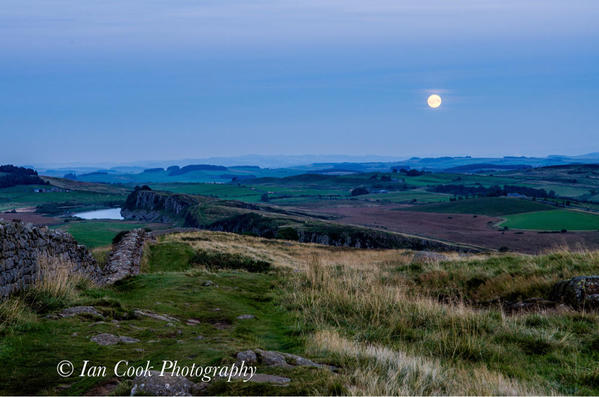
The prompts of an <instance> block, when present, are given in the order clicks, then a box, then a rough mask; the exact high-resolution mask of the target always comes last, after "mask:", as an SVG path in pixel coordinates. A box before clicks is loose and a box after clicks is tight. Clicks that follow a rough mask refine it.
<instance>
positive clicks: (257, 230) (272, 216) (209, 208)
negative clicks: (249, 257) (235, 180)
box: [121, 188, 483, 252]
mask: <svg viewBox="0 0 599 397" xmlns="http://www.w3.org/2000/svg"><path fill="white" fill-rule="evenodd" d="M121 214H122V215H123V217H124V218H125V219H128V220H141V221H152V222H164V223H173V224H175V225H178V226H186V227H195V228H200V229H206V230H214V231H223V232H231V233H238V234H251V235H255V236H259V237H265V238H277V239H285V240H293V241H298V242H305V243H319V244H325V245H332V246H343V247H354V248H398V249H400V248H405V249H413V250H431V251H458V252H480V251H482V250H483V249H481V248H479V247H474V246H468V245H463V244H454V243H449V242H445V241H439V240H435V239H430V238H425V237H420V236H412V235H407V234H403V233H395V232H388V231H384V230H378V229H369V228H365V227H358V226H350V225H341V224H337V223H334V222H331V221H330V220H328V219H326V220H325V219H319V218H317V217H314V216H311V215H310V214H303V213H302V214H300V213H298V212H294V211H287V210H285V209H281V208H277V207H273V206H268V205H255V204H248V203H243V202H240V201H234V200H219V199H214V198H210V197H202V196H192V195H187V194H172V193H167V192H157V191H153V190H150V189H149V188H136V189H135V191H133V192H132V193H131V194H130V195H129V197H127V201H126V203H125V206H124V207H123V209H122V211H121Z"/></svg>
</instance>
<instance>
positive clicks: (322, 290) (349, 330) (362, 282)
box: [291, 255, 550, 395]
mask: <svg viewBox="0 0 599 397" xmlns="http://www.w3.org/2000/svg"><path fill="white" fill-rule="evenodd" d="M405 261H406V263H407V261H409V258H407V257H406V259H405ZM336 262H337V261H336V260H335V261H334V264H331V263H330V262H327V260H325V261H324V263H323V260H322V259H321V258H320V257H318V256H316V255H314V256H312V257H311V258H310V261H309V262H308V264H307V271H306V273H305V275H303V276H302V275H299V276H298V277H297V278H296V279H295V285H294V288H291V291H292V292H291V295H292V297H293V301H294V302H296V303H297V304H299V306H300V308H301V310H300V313H302V315H303V316H304V318H305V321H306V322H307V323H308V324H310V325H311V327H313V328H315V329H316V330H317V332H316V333H315V335H312V336H310V337H309V338H308V340H309V341H310V346H311V348H312V351H313V353H315V354H325V355H326V354H330V353H333V354H336V355H337V357H338V359H339V360H340V362H341V363H342V367H343V368H344V369H348V370H347V372H346V373H345V376H347V379H348V390H349V391H350V393H352V394H360V395H362V394H365V395H380V394H384V395H389V394H392V395H405V394H411V395H413V394H417V395H421V394H476V395H480V394H501V395H506V394H517V395H521V394H540V393H541V394H545V393H547V392H550V390H549V389H546V388H541V389H534V388H531V387H530V386H528V385H526V384H524V383H522V382H519V381H517V380H514V379H509V378H508V377H506V376H504V375H502V374H501V373H499V372H497V371H492V370H489V369H488V368H487V365H486V363H485V361H486V360H491V359H492V357H493V351H492V348H490V347H489V346H486V342H487V341H486V340H485V339H484V338H481V337H480V335H481V334H483V333H485V332H487V331H488V329H489V328H490V327H501V328H504V329H505V330H506V331H507V332H509V331H508V330H510V329H512V328H513V327H517V324H513V323H511V322H510V320H509V319H508V318H506V317H503V316H501V315H496V314H494V313H490V312H487V311H479V310H475V309H472V308H470V307H468V306H466V305H465V304H463V303H456V304H452V305H447V304H440V303H439V302H437V301H435V300H433V299H431V298H430V297H427V296H426V295H424V294H421V293H420V292H418V291H415V290H413V289H411V288H409V287H408V285H407V284H401V283H396V282H395V283H392V284H391V283H388V282H387V281H386V278H387V277H386V274H385V273H386V272H385V270H384V268H382V267H381V266H377V265H374V266H368V265H363V266H361V267H359V268H356V267H344V266H342V265H338V264H337V263H336ZM411 335H412V336H413V337H414V341H415V342H416V341H417V340H418V343H414V344H410V343H401V342H399V343H398V340H400V339H404V340H406V339H407V340H410V336H411ZM410 345H412V346H410ZM435 356H436V357H440V359H434V358H433V357H435ZM462 362H465V363H466V364H463V363H462ZM471 362H474V364H473V365H470V363H471Z"/></svg>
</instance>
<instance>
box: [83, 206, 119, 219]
mask: <svg viewBox="0 0 599 397" xmlns="http://www.w3.org/2000/svg"><path fill="white" fill-rule="evenodd" d="M73 216H76V217H77V218H81V219H119V220H122V219H123V217H122V216H121V209H120V208H108V209H103V210H96V211H87V212H79V213H77V214H73Z"/></svg>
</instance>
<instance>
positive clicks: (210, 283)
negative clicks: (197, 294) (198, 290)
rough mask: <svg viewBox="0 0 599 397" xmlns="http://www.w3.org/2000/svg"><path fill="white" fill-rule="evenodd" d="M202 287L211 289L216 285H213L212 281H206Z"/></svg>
mask: <svg viewBox="0 0 599 397" xmlns="http://www.w3.org/2000/svg"><path fill="white" fill-rule="evenodd" d="M202 285H203V286H204V287H210V286H211V285H214V283H213V282H212V281H210V280H206V281H204V282H203V283H202Z"/></svg>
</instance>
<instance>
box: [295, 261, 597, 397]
mask: <svg viewBox="0 0 599 397" xmlns="http://www.w3.org/2000/svg"><path fill="white" fill-rule="evenodd" d="M333 264H334V262H333ZM365 266H368V267H366V268H352V267H351V266H343V265H333V266H331V265H328V266H324V265H320V264H319V263H318V262H315V263H314V264H312V265H311V267H310V269H309V271H308V274H307V277H306V278H305V279H304V281H303V282H299V283H297V284H295V285H293V287H291V288H290V291H294V292H293V295H294V301H295V302H298V301H299V302H300V303H299V304H298V306H299V308H298V310H300V311H301V312H302V314H303V316H304V317H305V318H306V319H307V324H306V327H308V328H313V329H317V330H325V331H323V332H325V334H327V335H329V334H331V333H332V334H333V335H337V338H340V339H342V340H345V341H348V342H346V343H353V344H354V345H356V346H357V348H356V349H355V351H356V353H354V352H350V353H349V354H348V353H343V351H342V349H340V348H339V344H338V343H334V344H333V343H330V342H327V340H325V341H324V342H323V341H321V340H320V339H319V338H315V344H317V348H319V349H327V347H328V350H329V351H330V352H332V353H337V354H342V355H344V356H345V360H347V361H348V362H352V359H353V357H352V354H353V355H354V356H357V355H358V353H357V352H358V351H360V350H364V349H367V348H368V346H371V345H376V346H383V347H385V348H387V349H389V351H391V352H406V353H407V354H408V356H409V357H416V359H415V360H414V361H415V362H416V364H414V365H411V364H409V363H411V362H414V361H411V360H407V359H402V358H401V357H398V358H397V360H398V363H397V364H396V365H397V366H400V367H401V366H402V365H403V366H404V367H402V369H403V370H402V371H397V370H395V371H394V373H401V375H399V376H398V377H397V378H395V377H389V376H388V373H389V372H388V371H389V369H388V362H386V361H384V360H382V359H381V360H380V361H378V362H377V361H376V360H374V359H371V360H370V365H371V367H374V369H373V372H375V373H376V375H375V374H372V373H370V376H372V377H376V376H380V377H381V378H382V379H384V380H385V382H388V383H392V382H394V381H398V380H400V381H399V382H398V383H400V384H402V382H401V379H402V378H403V377H405V378H408V380H409V379H410V376H413V377H418V376H422V377H423V378H425V379H426V381H422V382H414V383H415V384H413V385H409V387H408V388H407V391H403V392H396V393H397V394H429V393H432V394H499V395H501V394H507V393H510V392H509V391H506V389H504V387H505V386H500V387H498V386H494V385H493V382H497V383H498V384H500V385H501V384H502V383H504V384H505V381H499V382H498V381H497V378H496V377H489V378H490V379H485V377H488V376H489V375H488V374H489V371H492V372H494V373H496V374H497V373H498V374H501V375H502V376H503V377H504V379H512V380H514V381H517V382H519V384H520V385H525V386H528V387H533V390H535V391H536V392H533V394H546V393H549V394H550V393H551V391H553V393H556V394H582V395H588V394H597V392H598V391H599V383H598V382H597V377H598V372H597V369H596V361H597V359H598V358H599V356H598V354H597V350H596V346H597V344H599V334H598V333H597V331H596V330H597V327H599V316H598V315H597V314H596V313H577V312H568V311H564V312H548V313H543V312H537V313H521V314H518V315H511V316H509V315H506V314H505V313H503V312H502V311H501V310H500V309H499V308H498V307H497V305H487V306H484V308H476V309H473V308H471V307H469V306H468V305H464V303H463V302H464V300H463V299H464V298H468V299H469V300H470V303H472V302H473V301H475V302H476V301H478V299H481V300H487V299H492V298H512V299H514V298H515V299H517V298H519V297H521V298H529V297H535V296H540V297H543V296H544V295H545V294H546V293H547V292H548V290H549V289H550V288H551V286H552V284H553V283H554V282H555V281H557V280H559V279H561V278H562V277H571V276H573V275H579V274H596V272H597V270H599V257H598V256H597V254H596V253H583V254H570V253H567V252H563V253H558V254H554V255H549V256H544V257H534V258H529V257H516V256H509V257H502V256H498V257H492V258H489V259H486V260H485V259H481V260H477V261H472V260H470V261H468V260H465V261H463V262H456V261H455V260H454V261H448V262H446V263H444V262H441V263H434V264H431V265H418V266H415V265H413V264H411V263H410V262H409V260H405V259H402V258H401V257H398V258H397V259H396V265H394V264H393V263H392V262H386V263H383V264H379V265H370V266H369V265H365ZM440 301H449V302H455V303H454V304H442V303H439V302H440ZM466 302H468V300H466ZM429 359H433V360H435V362H436V363H437V364H431V363H430V361H426V360H429ZM356 361H358V360H356ZM404 362H405V364H403V363H404ZM367 363H369V360H363V361H358V363H354V364H353V365H355V366H356V367H358V368H363V366H365V365H367ZM433 366H435V370H434V373H435V375H431V372H432V371H431V369H430V368H431V367H433ZM453 371H457V373H456V372H453ZM413 373H415V374H413ZM411 374H412V375H411ZM427 374H428V375H429V376H430V377H429V378H427V377H426V376H427ZM356 381H357V382H360V379H357V380H356ZM454 382H455V383H454ZM364 383H365V386H364V388H366V390H368V391H369V393H367V394H382V393H381V389H368V387H369V386H368V384H367V383H366V382H364ZM481 383H482V389H481ZM401 387H402V386H400V387H398V388H399V390H405V389H402V388H401ZM403 387H405V386H403ZM507 389H509V388H507ZM512 390H513V389H512ZM511 393H516V394H522V393H521V392H520V393H518V392H516V391H512V392H511ZM388 394H392V393H388Z"/></svg>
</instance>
